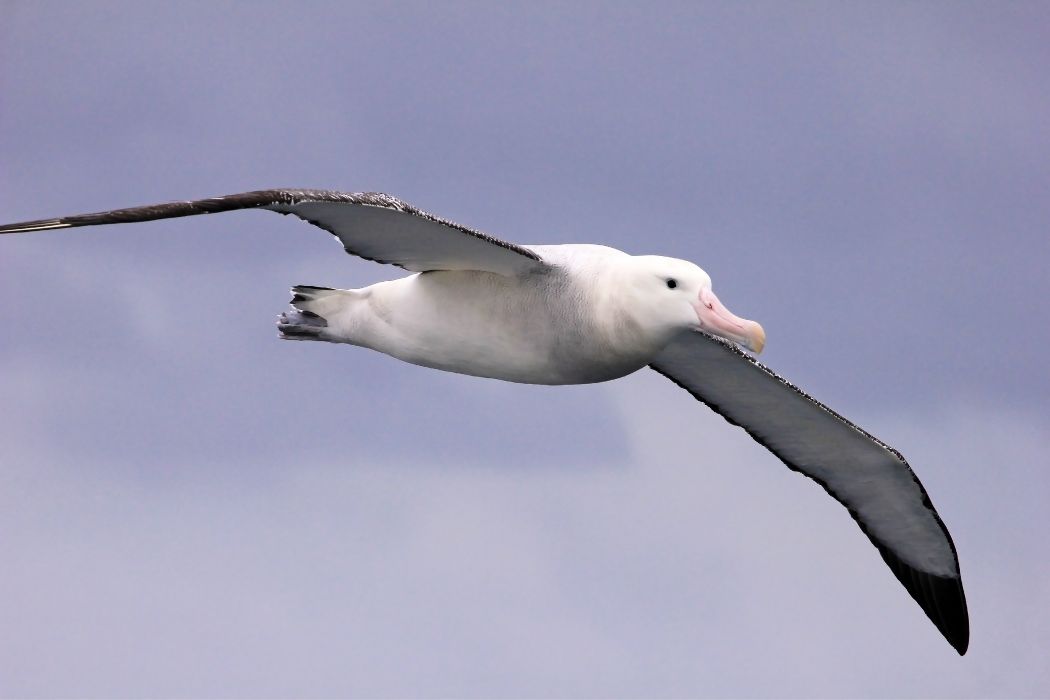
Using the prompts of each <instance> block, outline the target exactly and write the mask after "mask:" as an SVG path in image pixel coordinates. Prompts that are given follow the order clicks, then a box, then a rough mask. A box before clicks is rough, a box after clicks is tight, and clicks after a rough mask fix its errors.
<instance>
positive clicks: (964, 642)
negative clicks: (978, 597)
mask: <svg viewBox="0 0 1050 700" xmlns="http://www.w3.org/2000/svg"><path fill="white" fill-rule="evenodd" d="M869 537H870V535H869ZM872 543H873V544H875V546H876V547H877V548H878V549H879V553H880V554H882V558H883V560H885V562H886V564H887V565H888V566H889V568H890V571H892V572H893V575H894V576H896V577H897V580H898V581H900V582H901V584H902V585H903V586H904V589H905V590H907V591H908V593H909V595H911V597H912V598H913V599H914V600H915V602H916V603H918V604H919V607H920V608H922V611H923V612H924V613H926V617H928V618H930V622H932V623H933V624H934V626H935V627H936V628H937V630H938V631H939V632H940V633H941V634H942V635H943V636H944V638H945V639H946V640H947V641H948V643H949V644H950V645H952V648H954V649H955V651H957V652H958V653H959V656H964V655H965V654H966V651H967V649H969V647H970V616H969V612H968V610H967V607H966V593H965V592H964V591H963V586H962V577H961V576H939V575H937V574H931V573H928V572H925V571H920V570H919V569H916V568H914V567H913V566H910V565H909V564H907V563H905V562H904V561H902V560H901V559H900V558H898V557H897V556H896V555H895V554H894V553H893V552H891V551H890V550H889V549H887V548H886V547H884V546H882V545H880V544H879V543H877V542H875V540H874V539H872Z"/></svg>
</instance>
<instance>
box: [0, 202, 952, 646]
mask: <svg viewBox="0 0 1050 700" xmlns="http://www.w3.org/2000/svg"><path fill="white" fill-rule="evenodd" d="M255 208H258V209H268V210H270V211H275V212H278V213H280V214H294V215H295V216H297V217H299V218H300V219H304V220H306V221H308V222H309V223H311V224H314V225H315V226H319V227H320V228H322V229H325V230H326V231H329V232H330V233H332V234H333V235H335V237H336V238H338V239H339V242H340V243H342V245H343V247H344V248H345V249H346V251H347V252H348V253H351V254H353V255H357V256H360V257H362V258H365V259H367V260H374V261H376V262H380V263H388V264H391V265H397V266H399V267H401V268H404V269H405V270H408V271H410V272H413V273H416V274H413V275H409V276H407V277H403V278H401V279H396V280H391V281H387V282H380V283H378V284H374V285H372V286H370V287H365V288H363V289H330V288H328V287H314V286H305V285H304V286H298V287H294V288H293V289H292V293H293V297H292V300H291V308H290V309H289V310H288V311H287V312H285V313H283V314H281V315H280V316H279V318H278V322H277V327H278V329H279V330H280V334H281V337H282V338H286V339H289V340H316V341H327V342H332V343H350V344H352V345H359V346H362V347H366V348H371V349H373V350H378V351H379V352H382V353H386V354H387V355H392V356H393V357H396V358H398V359H400V360H404V361H406V362H411V363H413V364H417V365H423V366H425V367H432V368H435V369H442V370H446V371H449V372H459V373H462V374H470V375H475V376H480V377H491V378H494V379H503V380H506V381H511V382H524V383H530V384H585V383H590V382H602V381H608V380H610V379H616V378H618V377H623V376H625V375H627V374H630V373H632V372H634V371H636V370H639V369H641V368H643V367H645V366H647V365H648V366H649V367H651V368H652V369H653V370H655V371H657V372H659V373H660V374H662V375H664V376H665V377H667V378H668V379H670V380H671V381H672V382H674V383H675V384H677V385H679V386H680V387H682V388H683V389H685V390H686V391H688V392H689V393H690V394H692V395H693V396H694V397H695V398H696V399H698V400H699V401H701V402H703V403H705V404H707V405H708V406H710V407H711V408H712V409H714V410H715V411H716V412H717V413H719V414H721V415H722V416H723V417H724V418H725V419H726V420H727V421H729V422H730V423H732V424H733V425H738V426H740V427H742V428H743V429H744V430H746V431H747V432H748V433H749V434H750V435H751V437H753V438H754V439H755V440H757V441H758V442H759V443H760V444H761V445H763V446H764V447H765V448H767V449H768V450H769V451H770V452H772V453H773V454H774V455H776V456H777V457H778V458H780V460H781V461H783V462H784V464H786V465H787V466H788V468H790V469H792V470H794V471H798V472H801V473H802V474H805V475H806V476H808V477H809V478H811V479H813V480H814V481H816V482H817V483H818V484H820V485H821V486H822V487H824V490H826V491H827V492H828V493H829V494H830V495H831V496H832V497H833V498H835V500H837V501H838V502H839V503H841V504H842V505H844V506H845V507H846V509H847V510H849V513H850V515H852V516H853V519H854V520H856V521H857V524H858V525H859V526H860V529H861V530H863V531H864V534H865V535H867V536H868V538H869V539H870V540H871V542H872V544H874V545H875V547H876V548H877V549H878V550H879V553H880V554H881V555H882V558H883V559H884V560H885V561H886V563H887V564H888V565H889V567H890V570H891V571H893V573H894V575H895V576H896V577H897V578H898V579H899V580H900V582H901V583H902V584H904V587H905V588H906V589H907V591H908V593H910V594H911V596H912V597H913V598H914V599H915V600H916V602H918V604H919V606H920V607H922V610H923V612H925V613H926V615H927V616H929V618H930V620H932V621H933V623H934V624H935V625H936V626H937V629H939V630H940V631H941V633H942V634H943V635H944V636H945V638H946V639H947V640H948V642H949V643H950V644H951V645H952V646H953V647H955V649H956V650H957V651H958V652H959V653H960V654H964V653H965V652H966V648H967V645H968V643H969V636H970V632H969V620H968V616H967V612H966V598H965V596H964V594H963V588H962V580H961V578H960V573H959V559H958V556H957V554H956V551H955V545H954V543H953V542H952V538H951V536H950V535H949V534H948V530H947V528H946V527H945V526H944V523H943V522H942V521H941V518H940V516H938V514H937V511H936V510H934V507H933V504H932V503H931V502H930V498H929V496H928V495H927V494H926V490H925V489H924V488H923V486H922V484H921V483H919V480H918V478H917V477H916V476H915V473H914V472H912V470H911V468H910V467H909V466H908V463H907V462H906V461H905V460H904V457H902V456H901V454H900V453H899V452H897V451H896V450H894V449H893V448H892V447H890V446H889V445H887V444H885V443H883V442H881V441H880V440H878V439H877V438H875V437H874V436H872V435H871V434H869V433H868V432H866V431H864V430H863V429H861V428H860V427H858V426H856V425H854V424H853V423H851V422H850V421H849V420H847V419H846V418H844V417H842V416H841V415H839V414H838V413H836V412H835V411H833V410H831V409H830V408H828V407H827V406H825V405H824V404H822V403H820V402H819V401H817V400H816V399H814V398H812V397H811V396H809V395H808V394H806V393H805V392H804V391H802V390H801V389H799V388H798V387H796V386H795V385H793V384H791V383H790V382H788V381H786V380H785V379H783V378H782V377H780V376H779V375H777V374H776V373H775V372H773V371H772V370H770V369H768V368H767V367H765V366H764V365H762V364H760V363H759V362H757V361H756V360H755V359H754V358H753V357H752V356H751V355H750V354H748V353H746V352H744V351H743V350H741V349H740V348H739V347H738V346H743V347H745V348H747V349H749V350H751V351H753V352H756V353H757V352H760V351H761V350H762V346H763V345H764V344H765V333H764V332H763V330H762V327H761V326H760V325H759V324H757V323H755V322H754V321H748V320H745V319H742V318H739V317H737V316H735V315H734V314H732V313H731V312H730V311H729V310H728V309H726V307H725V306H723V305H722V303H721V302H720V301H719V299H718V297H717V296H715V294H714V292H713V291H712V289H711V278H710V277H709V276H708V274H707V273H706V272H704V271H703V270H702V269H700V268H699V267H697V266H696V265H694V264H692V263H690V262H686V261H684V260H677V259H674V258H666V257H658V256H651V255H644V256H632V255H628V254H627V253H624V252H621V251H619V250H616V249H614V248H609V247H605V246H601V245H528V246H525V245H515V244H513V243H508V242H506V241H503V240H500V239H498V238H494V237H492V236H490V235H488V234H485V233H482V232H480V231H476V230H474V229H470V228H467V227H466V226H461V225H459V224H457V223H454V222H452V221H448V220H445V219H442V218H439V217H436V216H433V215H432V214H428V213H426V212H424V211H421V210H419V209H417V208H415V207H413V206H411V205H409V204H406V203H405V202H403V201H401V200H399V199H397V198H396V197H391V196H389V195H385V194H378V193H345V192H329V191H318V190H284V189H281V190H261V191H256V192H246V193H243V194H234V195H229V196H225V197H213V198H210V199H199V200H195V201H182V202H170V203H166V204H156V205H150V206H144V207H134V208H130V209H116V210H113V211H106V212H100V213H96V214H81V215H78V216H67V217H63V218H58V219H44V220H41V221H30V222H25V223H18V224H11V225H8V226H0V234H4V233H18V232H29V231H50V230H54V229H65V228H75V227H78V226H97V225H103V224H120V223H132V222H140V221H151V220H155V219H168V218H173V217H180V216H193V215H196V214H214V213H219V212H226V211H233V210H236V209H255Z"/></svg>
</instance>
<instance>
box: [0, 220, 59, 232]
mask: <svg viewBox="0 0 1050 700" xmlns="http://www.w3.org/2000/svg"><path fill="white" fill-rule="evenodd" d="M61 228H73V224H71V223H69V222H67V221H65V220H64V219H41V220H39V221H21V222H19V223H16V224H7V225H6V226H0V235H2V234H5V233H32V232H34V231H52V230H54V229H61Z"/></svg>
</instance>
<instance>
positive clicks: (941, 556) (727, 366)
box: [650, 332, 970, 654]
mask: <svg viewBox="0 0 1050 700" xmlns="http://www.w3.org/2000/svg"><path fill="white" fill-rule="evenodd" d="M650 367H652V368H653V369H654V370H656V371H657V372H659V373H660V374H662V375H664V376H666V377H667V378H668V379H670V380H671V381H673V382H674V383H676V384H678V385H679V386H681V387H682V388H683V389H685V390H686V391H688V392H689V393H690V394H692V395H693V396H694V397H696V398H697V399H699V400H700V401H702V402H704V403H705V404H707V405H708V406H710V407H711V408H713V409H714V410H715V411H716V412H717V413H719V414H721V415H722V416H723V417H724V418H725V419H726V420H728V421H729V422H730V423H732V424H734V425H738V426H740V427H742V428H743V429H744V430H746V431H747V432H748V434H750V435H751V437H753V438H754V439H755V440H757V441H758V442H759V444H761V445H762V446H763V447H765V448H766V449H768V450H769V451H770V452H772V453H773V454H775V455H776V456H777V457H779V458H780V459H781V460H782V461H783V462H784V464H786V465H787V466H788V467H789V468H791V469H793V470H795V471H798V472H801V473H802V474H805V475H806V476H808V477H809V478H811V479H813V480H814V481H816V482H817V483H818V484H820V485H821V486H823V487H824V489H825V490H826V491H827V492H828V493H829V494H831V495H832V496H833V497H834V498H835V500H837V501H838V502H839V503H841V504H842V505H844V506H846V508H847V509H848V510H849V512H850V515H852V516H853V519H854V520H856V521H857V524H858V525H860V529H861V530H863V531H864V534H866V535H867V536H868V538H869V539H870V540H871V542H872V544H874V545H875V546H876V547H877V548H878V550H879V553H880V554H882V558H883V559H885V560H886V563H887V564H888V565H889V567H890V569H891V570H892V571H893V573H894V574H895V575H896V576H897V578H898V579H899V580H900V582H901V583H903V584H904V587H905V588H906V589H908V592H909V593H910V594H911V596H912V597H913V598H914V599H915V600H916V601H917V602H918V603H919V605H920V606H921V607H922V609H923V611H924V612H925V613H926V614H927V615H928V616H929V618H930V619H931V620H932V621H933V624H935V625H937V629H939V630H940V631H941V634H943V635H944V636H945V638H946V639H947V640H948V642H949V643H950V644H951V645H952V646H953V647H955V649H956V650H957V651H958V652H959V653H960V654H964V653H966V648H967V646H968V644H969V640H970V623H969V617H968V615H967V612H966V597H965V595H964V594H963V588H962V579H961V578H960V575H959V558H958V555H957V554H956V551H955V544H954V543H953V542H952V538H951V535H949V534H948V529H947V528H946V527H945V526H944V523H943V522H942V521H941V518H940V516H938V515H937V511H936V510H934V508H933V504H932V503H931V502H930V498H929V496H927V495H926V490H925V489H924V488H923V486H922V484H921V483H919V479H918V478H917V477H916V476H915V473H914V472H912V470H911V468H910V467H909V466H908V463H907V462H905V461H904V457H902V456H901V454H900V453H899V452H897V451H896V450H894V449H893V448H892V447H889V446H888V445H886V444H884V443H882V442H880V441H879V440H878V439H876V438H874V437H872V436H871V435H869V434H868V433H867V432H865V431H864V430H862V429H860V428H858V427H857V426H856V425H854V424H853V423H851V422H850V421H848V420H846V419H845V418H843V417H842V416H840V415H839V414H837V413H835V412H834V411H832V410H831V409H830V408H828V407H827V406H825V405H824V404H822V403H820V402H819V401H817V400H815V399H813V398H812V397H810V396H808V395H807V394H805V393H804V392H802V391H801V390H800V389H799V388H798V387H796V386H794V385H793V384H790V383H789V382H787V381H785V380H784V379H783V378H781V377H780V376H778V375H777V374H775V373H774V372H772V371H771V370H769V369H768V368H767V367H765V366H763V365H762V364H760V363H758V362H757V361H755V360H754V359H753V358H752V357H751V356H750V355H747V354H746V353H744V352H742V351H741V350H739V349H738V348H737V347H736V346H735V345H732V344H730V343H727V342H724V341H722V340H720V339H717V338H714V337H712V336H710V335H707V334H705V333H700V332H694V333H688V334H685V335H683V336H682V337H681V338H680V339H678V340H676V341H674V342H672V343H671V345H669V346H668V347H667V348H666V349H665V350H664V351H663V352H662V353H661V354H660V355H659V356H658V357H657V359H656V361H655V362H653V363H652V364H651V365H650Z"/></svg>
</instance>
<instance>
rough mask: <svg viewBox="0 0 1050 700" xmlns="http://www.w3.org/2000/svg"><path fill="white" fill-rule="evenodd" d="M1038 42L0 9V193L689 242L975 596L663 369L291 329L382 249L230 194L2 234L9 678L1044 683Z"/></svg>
mask: <svg viewBox="0 0 1050 700" xmlns="http://www.w3.org/2000/svg"><path fill="white" fill-rule="evenodd" d="M1048 71H1050V9H1048V6H1047V5H1046V4H1045V3H1024V2H1013V3H985V4H969V3H932V2H931V3H903V4H895V3H882V2H880V3H869V4H856V3H827V4H823V3H780V2H775V3H768V4H764V3H731V4H730V3H726V4H711V3H709V4H698V3H685V4H671V3H667V4H657V5H653V4H646V5H645V6H642V5H641V4H638V5H617V4H610V3H600V4H588V3H583V2H577V3H551V4H542V3H528V4H524V3H523V4H517V5H509V4H490V3H476V4H463V3H455V4H436V3H425V4H380V3H360V4H351V3H334V4H323V3H318V2H314V3H286V4H279V3H258V2H251V3H248V2H245V3H216V2H200V3H190V2H180V3H149V2H135V3H123V2H119V3H118V2H96V3H50V2H12V1H11V0H6V1H3V2H0V221H2V222H10V221H19V220H25V219H35V218H43V217H48V216H55V215H63V214H72V213H80V212H85V211H97V210H102V209H109V208H114V207H120V206H130V205H136V204H145V203H151V202H158V201H166V200H170V199H186V198H197V197H205V196H212V195H219V194H227V193H232V192H240V191H244V190H250V189H260V188H269V187H280V186H291V187H318V188H326V189H339V190H348V191H362V190H363V191H369V190H375V191H384V192H389V193H391V194H395V195H397V196H399V197H401V198H403V199H405V200H407V201H409V202H411V203H413V204H415V205H417V206H419V207H422V208H424V209H427V210H430V211H433V212H434V213H436V214H438V215H441V216H444V217H448V218H452V219H455V220H457V221H461V222H462V223H464V224H467V225H470V226H474V227H478V228H481V229H483V230H485V231H488V232H490V233H492V234H494V235H497V236H501V237H504V238H506V239H508V240H511V241H515V242H520V243H561V242H594V243H605V244H610V245H614V246H617V247H620V248H622V249H624V250H626V251H628V252H632V253H656V254H665V255H672V256H677V257H682V258H687V259H690V260H693V261H695V262H696V263H698V264H699V265H700V266H701V267H703V268H705V269H706V270H707V271H708V272H709V273H710V274H711V276H712V278H713V279H714V284H715V289H716V290H717V291H718V293H719V296H720V297H721V299H722V300H723V301H724V302H725V303H726V305H727V306H728V307H729V308H731V309H733V310H734V311H735V312H737V313H739V314H740V315H742V316H745V317H748V318H754V319H756V320H758V321H760V322H761V323H762V324H763V325H764V327H765V329H766V332H767V334H768V346H767V350H766V351H765V353H763V356H762V360H763V362H765V363H767V364H768V365H770V366H771V367H773V368H774V369H775V370H777V371H778V372H780V373H782V374H784V375H785V376H786V377H788V378H789V379H791V380H792V381H794V382H796V383H798V384H799V385H800V386H802V387H803V388H805V389H807V390H808V391H810V392H811V393H813V394H814V395H815V396H816V397H818V398H820V399H821V400H823V401H825V402H826V403H828V404H829V405H830V406H832V407H833V408H835V409H836V410H838V411H840V412H841V413H843V414H844V415H846V416H849V417H850V418H851V419H853V420H855V421H857V422H858V423H859V424H860V425H862V426H864V427H865V428H866V429H868V430H869V431H871V432H872V433H874V434H875V435H878V436H879V437H880V438H881V439H883V440H885V441H887V442H888V443H889V444H891V445H894V446H895V447H897V448H899V449H900V450H901V451H902V452H903V453H904V454H905V455H906V456H907V457H908V459H909V461H910V462H911V464H912V466H913V467H914V469H915V470H916V472H917V473H918V474H919V476H920V477H921V478H922V480H923V482H924V484H925V485H926V487H927V489H928V490H929V492H930V495H931V497H932V499H933V501H934V503H935V504H936V505H937V507H938V509H939V511H940V513H941V515H942V517H943V518H944V520H945V522H946V523H947V525H948V527H949V528H950V529H951V532H952V534H953V536H954V539H955V542H956V545H957V547H958V550H959V556H960V560H961V566H962V572H963V580H964V584H965V587H966V592H967V597H968V600H969V606H970V614H971V624H972V641H971V647H970V652H969V653H968V654H967V655H966V656H965V657H962V658H960V657H958V656H957V655H956V653H955V652H954V650H952V648H951V647H950V646H949V645H948V644H947V643H946V642H945V641H944V640H943V639H942V638H941V636H940V634H939V633H938V632H937V630H936V629H935V628H934V627H933V625H932V624H931V623H930V622H929V621H928V620H927V619H926V617H925V615H923V613H922V612H921V610H920V609H919V608H918V606H917V605H915V603H914V602H913V601H912V600H911V599H910V597H909V596H908V595H907V593H906V592H905V591H904V589H903V588H902V587H901V586H900V584H899V583H898V582H897V581H896V580H895V579H894V577H893V575H892V574H891V573H890V572H889V570H888V569H887V568H886V567H885V565H884V564H883V562H882V560H881V558H880V557H879V556H878V553H877V551H876V550H875V549H874V548H873V547H872V546H871V545H870V543H869V542H868V541H867V539H866V538H865V537H864V535H863V534H862V533H861V532H860V531H859V529H858V528H857V527H856V526H855V525H854V523H853V522H852V520H851V519H850V517H849V515H848V513H847V512H846V511H845V510H844V509H843V508H841V506H839V505H838V504H836V503H835V502H834V501H832V500H831V499H830V498H828V497H827V496H826V494H825V493H824V492H823V491H822V490H821V489H820V488H819V487H817V486H816V485H815V484H814V483H813V482H811V481H808V480H806V479H804V478H801V477H800V476H799V475H797V474H794V473H792V472H790V471H789V470H787V469H786V468H784V467H783V465H782V464H780V462H778V461H777V460H776V459H775V458H774V457H772V456H771V455H770V454H768V453H767V452H765V451H764V450H763V449H761V448H760V447H758V446H757V445H756V444H755V443H753V442H752V441H751V440H750V439H749V438H748V437H747V435H746V434H744V433H743V432H742V431H741V430H739V429H736V428H733V427H731V426H730V425H728V424H727V423H726V422H725V421H723V420H722V419H721V418H719V417H718V416H716V415H714V414H713V413H711V412H710V411H709V410H708V409H706V408H705V407H704V406H703V405H701V404H699V403H697V402H696V401H694V400H693V399H692V398H691V397H689V396H688V395H687V394H686V393H685V392H683V391H681V390H679V389H677V388H676V387H675V386H673V385H672V384H670V383H669V382H667V381H666V380H664V379H663V378H661V377H659V376H658V375H656V374H655V373H653V372H649V371H648V370H643V371H642V372H640V373H638V374H637V375H634V376H631V377H628V378H626V379H624V380H620V381H618V382H615V383H611V384H606V385H597V386H587V387H563V388H550V387H530V386H520V385H511V384H502V383H499V382H494V381H490V380H482V379H476V378H468V377H461V376H457V375H451V374H443V373H440V372H435V371H432V370H425V369H422V368H418V367H414V366H410V365H406V364H403V363H400V362H397V361H396V360H393V359H390V358H387V357H385V356H382V355H379V354H376V353H370V352H368V351H365V350H362V349H359V348H351V347H348V346H330V345H324V344H319V343H315V344H304V343H283V342H280V341H279V340H278V339H277V334H276V330H275V328H274V326H273V321H274V318H275V316H276V314H278V313H279V312H280V311H281V310H282V309H283V308H284V305H285V304H286V303H287V300H288V296H289V295H288V291H287V289H288V287H289V286H291V285H293V284H300V283H302V284H317V285H327V286H337V287H357V286H363V285H366V284H369V283H372V282H374V281H378V280H380V279H388V278H392V277H395V276H397V275H398V273H399V270H397V269H396V268H389V267H383V266H380V265H376V264H373V263H368V262H365V261H360V260H355V259H353V258H350V257H349V256H346V255H344V254H343V253H342V251H341V250H340V248H339V246H338V245H336V244H335V243H334V242H333V240H332V239H331V236H329V235H328V234H326V233H324V232H322V231H319V230H316V229H313V228H311V227H308V226H305V225H303V224H300V223H298V222H296V221H293V220H289V219H287V218H282V217H277V216H273V215H271V214H268V213H266V212H241V213H236V214H227V215H222V216H215V217H204V218H194V219H182V220H170V221H164V222H156V223H151V224H143V225H137V226H126V227H120V226H117V227H108V228H97V229H79V230H76V231H70V232H54V233H45V234H39V235H18V236H5V237H3V239H2V240H0V298H2V299H3V301H4V303H3V304H2V306H0V328H2V329H3V330H2V331H0V417H2V418H0V445H2V447H0V630H2V631H0V694H2V695H5V696H20V697H29V696H56V695H62V696H69V695H76V696H99V697H113V696H153V697H156V696H171V695H178V696H234V697H237V696H240V697H244V696H252V697H267V696H287V695H294V696H379V697H389V696H420V697H434V696H450V695H452V696H466V697H476V696H486V697H509V696H541V697H546V696H608V697H621V696H751V697H754V696H814V695H821V696H840V697H841V696H865V697H870V696H886V697H889V696H893V697H905V696H946V697H990V696H1011V697H1019V696H1047V695H1050V671H1048V670H1047V665H1046V654H1047V649H1048V648H1050V544H1048V543H1047V536H1046V533H1047V529H1048V526H1050V517H1048V516H1047V512H1046V503H1047V502H1048V501H1050V474H1048V473H1047V468H1048V464H1050V460H1048V447H1047V445H1048V444H1050V417H1048V416H1050V399H1048V398H1047V397H1050V372H1048V371H1047V369H1046V363H1045V361H1044V360H1043V357H1044V355H1045V352H1046V347H1047V341H1048V339H1050V331H1048V320H1047V309H1046V307H1047V301H1046V300H1047V299H1048V298H1050V281H1048V275H1047V271H1046V269H1047V257H1048V255H1047V253H1048V252H1050V247H1048V245H1047V243H1046V240H1047V232H1048V231H1047V229H1048V226H1050V90H1048V88H1047V85H1048V83H1047V73H1048Z"/></svg>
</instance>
